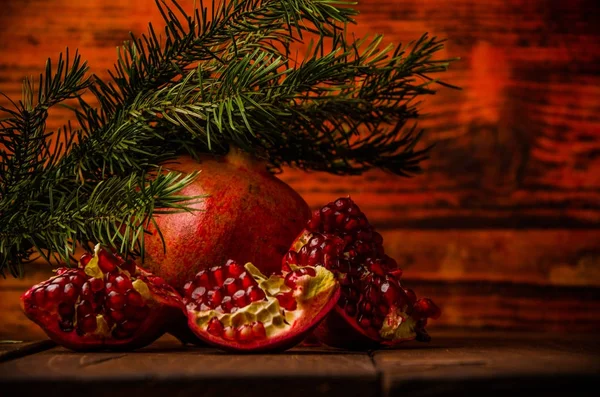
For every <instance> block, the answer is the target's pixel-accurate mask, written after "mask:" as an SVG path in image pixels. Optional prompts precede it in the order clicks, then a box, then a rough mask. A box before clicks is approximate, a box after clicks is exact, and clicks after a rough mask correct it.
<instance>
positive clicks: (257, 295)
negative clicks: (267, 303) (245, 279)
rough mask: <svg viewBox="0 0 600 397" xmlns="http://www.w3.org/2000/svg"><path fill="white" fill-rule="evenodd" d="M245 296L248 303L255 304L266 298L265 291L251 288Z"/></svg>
mask: <svg viewBox="0 0 600 397" xmlns="http://www.w3.org/2000/svg"><path fill="white" fill-rule="evenodd" d="M246 295H248V298H250V302H256V301H259V300H263V299H265V298H266V295H265V291H263V290H262V289H260V288H259V287H255V286H251V287H249V288H248V289H247V290H246Z"/></svg>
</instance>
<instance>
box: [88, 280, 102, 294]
mask: <svg viewBox="0 0 600 397" xmlns="http://www.w3.org/2000/svg"><path fill="white" fill-rule="evenodd" d="M90 287H91V288H92V291H93V292H99V291H102V289H103V288H104V280H102V279H101V278H92V279H91V280H90Z"/></svg>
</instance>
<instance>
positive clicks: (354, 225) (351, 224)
mask: <svg viewBox="0 0 600 397" xmlns="http://www.w3.org/2000/svg"><path fill="white" fill-rule="evenodd" d="M358 227H359V225H358V221H357V220H356V219H352V218H350V219H349V220H348V222H346V224H345V225H344V230H345V231H347V232H353V231H355V230H356V229H358Z"/></svg>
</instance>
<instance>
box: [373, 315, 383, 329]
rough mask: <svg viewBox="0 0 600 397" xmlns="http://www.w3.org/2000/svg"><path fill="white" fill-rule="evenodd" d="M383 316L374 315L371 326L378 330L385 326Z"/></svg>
mask: <svg viewBox="0 0 600 397" xmlns="http://www.w3.org/2000/svg"><path fill="white" fill-rule="evenodd" d="M383 319H384V318H383V317H373V318H372V319H371V326H372V327H373V328H375V329H376V330H380V329H381V327H383Z"/></svg>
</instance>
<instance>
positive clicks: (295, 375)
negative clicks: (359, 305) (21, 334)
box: [0, 343, 379, 397]
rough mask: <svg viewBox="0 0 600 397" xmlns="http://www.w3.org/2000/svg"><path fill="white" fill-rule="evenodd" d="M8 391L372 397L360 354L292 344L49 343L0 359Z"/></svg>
mask: <svg viewBox="0 0 600 397" xmlns="http://www.w3.org/2000/svg"><path fill="white" fill-rule="evenodd" d="M0 385H2V387H3V390H10V391H11V394H10V395H11V396H29V395H38V393H41V395H44V396H64V395H75V394H79V393H85V395H89V396H104V395H108V394H110V395H111V396H113V395H114V396H132V395H144V396H161V395H165V393H169V394H174V393H176V395H177V396H197V397H199V396H223V395H225V396H228V395H244V396H269V395H275V394H280V393H282V392H285V394H286V396H303V397H305V396H306V394H307V393H310V394H312V395H315V396H334V395H340V396H341V395H343V396H376V395H377V394H378V391H379V386H378V385H379V383H378V378H377V372H376V371H375V368H374V366H373V364H372V361H371V359H370V357H369V356H368V355H367V354H366V353H348V352H339V351H334V350H331V349H306V348H304V349H293V350H291V351H289V352H286V353H283V354H271V355H266V354H261V355H232V354H225V353H222V352H219V351H217V350H214V349H200V348H189V347H188V348H183V347H181V345H171V344H166V345H165V344H162V345H161V344H160V343H157V344H155V345H152V346H151V347H149V348H146V349H142V350H140V351H138V352H135V353H95V354H78V353H73V352H69V351H66V350H63V349H61V348H56V349H53V350H50V351H48V352H44V353H40V354H37V355H35V356H29V357H24V358H22V359H19V360H14V361H11V362H8V363H4V364H0ZM65 393H67V394H65Z"/></svg>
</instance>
